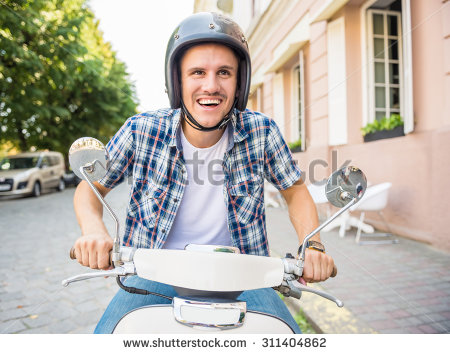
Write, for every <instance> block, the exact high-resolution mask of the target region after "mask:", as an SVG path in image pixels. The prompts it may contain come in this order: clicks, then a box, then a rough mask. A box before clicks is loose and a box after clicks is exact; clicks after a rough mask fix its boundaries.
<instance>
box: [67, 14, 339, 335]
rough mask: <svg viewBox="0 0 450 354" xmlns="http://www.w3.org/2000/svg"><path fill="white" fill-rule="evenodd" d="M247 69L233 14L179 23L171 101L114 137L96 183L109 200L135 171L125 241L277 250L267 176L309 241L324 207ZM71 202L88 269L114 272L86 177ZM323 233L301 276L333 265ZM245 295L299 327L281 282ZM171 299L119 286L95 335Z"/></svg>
mask: <svg viewBox="0 0 450 354" xmlns="http://www.w3.org/2000/svg"><path fill="white" fill-rule="evenodd" d="M250 73H251V66H250V57H249V52H248V46H247V42H246V39H245V37H244V35H243V33H242V31H241V29H240V28H239V27H238V25H237V24H236V23H234V22H233V21H231V20H230V19H228V18H226V17H224V16H222V15H218V14H210V13H199V14H195V15H192V16H190V17H188V18H187V19H185V20H184V21H183V22H182V23H181V24H180V25H179V26H178V27H177V29H176V30H175V32H174V33H173V35H172V37H171V39H170V40H169V43H168V46H167V52H166V88H167V91H168V95H169V100H170V104H171V108H172V109H162V110H158V111H155V112H147V113H143V114H139V115H136V116H134V117H131V118H130V119H128V120H127V122H126V123H125V124H124V125H123V126H122V128H121V129H120V130H119V132H118V133H117V134H116V135H115V136H114V137H113V138H112V140H111V141H110V142H109V143H108V146H107V148H108V151H109V155H110V161H111V164H110V168H109V170H108V173H107V175H106V177H105V178H103V179H102V180H101V181H99V183H96V186H97V188H98V189H99V191H100V193H101V194H102V195H103V196H105V195H106V194H107V193H108V192H109V191H110V190H111V188H113V187H114V186H116V185H117V184H118V183H120V182H122V181H123V180H124V178H125V177H126V176H129V175H133V189H132V193H131V198H130V204H129V208H128V214H127V219H126V230H125V236H124V240H123V243H124V244H125V245H127V246H135V247H149V248H175V249H182V248H184V246H185V245H186V244H188V243H197V244H199V243H200V244H221V245H231V246H235V247H238V248H239V249H240V251H241V253H246V254H255V255H262V256H268V255H269V248H268V242H267V234H266V226H265V214H264V195H263V186H264V178H266V179H268V180H269V181H270V182H271V183H272V184H274V185H275V186H276V187H277V188H278V189H279V190H280V191H281V193H282V195H283V196H284V198H285V199H286V202H287V204H288V207H289V214H290V215H291V221H292V223H293V225H294V227H295V230H296V232H297V234H298V237H299V241H300V242H302V240H303V238H304V236H305V235H307V234H308V233H309V232H310V231H312V230H313V229H314V228H315V227H316V226H317V225H318V219H317V213H316V209H315V205H314V203H313V201H312V199H311V196H310V195H309V193H308V191H307V189H306V187H305V185H304V184H303V183H302V180H301V172H300V170H299V169H298V168H297V167H296V165H295V163H294V161H293V160H292V156H291V154H290V152H289V149H288V147H287V146H286V143H285V142H284V140H283V138H282V136H281V134H280V132H279V130H278V128H277V126H276V125H275V123H274V122H273V120H271V119H270V118H268V117H266V116H264V115H262V114H260V113H256V112H251V111H249V110H245V107H246V104H247V99H248V94H249V87H250ZM218 161H220V162H218ZM213 176H215V177H214V178H212V177H213ZM74 204H75V211H76V214H77V218H78V221H79V224H80V226H81V230H82V235H83V236H81V237H80V238H79V239H78V240H77V241H76V243H75V245H74V248H75V254H76V257H77V259H78V261H79V262H80V263H81V264H83V265H85V266H89V267H91V268H94V269H95V268H100V269H105V268H107V267H108V266H109V257H108V252H109V251H110V250H111V248H112V239H111V237H110V236H109V235H108V232H107V230H106V228H105V226H104V224H103V222H102V206H101V204H100V202H99V201H98V200H97V198H96V197H95V195H94V193H93V192H92V191H91V190H90V189H89V187H88V185H87V183H81V184H80V185H79V187H78V188H77V191H76V193H75V198H74ZM315 241H316V243H315V244H314V245H313V247H314V248H315V249H309V248H308V249H307V250H306V261H305V266H304V274H303V278H304V280H305V281H308V282H315V281H324V280H326V279H327V278H328V277H329V276H330V274H331V272H332V269H333V266H334V262H333V260H332V258H331V257H330V256H329V255H327V254H325V253H324V252H319V251H318V250H321V251H323V249H321V247H322V245H321V244H320V239H319V237H318V236H316V237H315ZM127 285H128V286H135V287H138V288H146V289H147V290H150V291H153V292H158V293H162V294H166V295H168V296H173V295H174V294H175V293H174V290H173V289H172V288H171V287H170V286H167V285H164V284H159V283H155V282H150V281H146V280H144V279H140V278H138V277H132V278H130V279H128V282H127ZM240 299H241V300H244V301H247V306H248V308H249V309H254V310H260V311H265V312H269V313H272V314H274V315H276V316H279V317H282V318H284V319H285V321H287V322H288V323H289V324H290V325H291V327H292V328H294V330H296V331H297V332H298V331H299V329H298V327H297V326H296V324H295V322H294V321H293V319H292V316H290V314H289V312H288V311H287V309H286V308H285V306H284V304H283V303H282V302H281V301H280V299H279V297H278V296H277V295H276V293H275V292H274V291H273V290H272V289H260V290H254V291H248V292H244V293H243V295H241V297H240ZM165 302H168V301H167V300H164V299H161V298H157V297H155V296H150V295H149V296H142V295H131V294H128V293H126V292H124V291H122V290H121V291H119V293H118V294H117V295H116V297H115V298H114V299H113V300H112V302H111V304H110V305H109V307H108V309H107V310H106V312H105V314H104V315H103V317H102V319H101V321H100V323H99V324H98V326H97V329H96V332H111V330H112V329H113V328H114V325H115V323H116V322H117V321H118V319H120V317H121V316H122V315H123V314H125V313H126V312H128V311H130V310H131V309H133V308H136V307H138V306H144V305H148V304H154V303H165Z"/></svg>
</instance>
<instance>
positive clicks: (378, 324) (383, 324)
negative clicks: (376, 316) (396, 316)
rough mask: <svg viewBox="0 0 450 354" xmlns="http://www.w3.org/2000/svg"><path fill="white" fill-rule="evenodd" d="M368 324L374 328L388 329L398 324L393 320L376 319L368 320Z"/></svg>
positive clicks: (396, 326)
mask: <svg viewBox="0 0 450 354" xmlns="http://www.w3.org/2000/svg"><path fill="white" fill-rule="evenodd" d="M368 324H369V326H371V327H372V328H374V329H376V330H378V331H379V330H388V329H391V328H398V327H399V325H398V323H397V322H396V321H395V320H386V319H384V320H378V321H368Z"/></svg>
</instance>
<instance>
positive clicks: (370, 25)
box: [367, 9, 405, 122]
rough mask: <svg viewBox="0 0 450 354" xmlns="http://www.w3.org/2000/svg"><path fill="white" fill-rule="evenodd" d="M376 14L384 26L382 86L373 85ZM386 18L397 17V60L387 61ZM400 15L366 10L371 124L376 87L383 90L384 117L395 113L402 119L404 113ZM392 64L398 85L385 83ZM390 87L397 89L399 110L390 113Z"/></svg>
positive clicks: (393, 12) (375, 108)
mask: <svg viewBox="0 0 450 354" xmlns="http://www.w3.org/2000/svg"><path fill="white" fill-rule="evenodd" d="M374 14H377V15H382V16H383V24H384V31H383V32H384V35H383V39H384V48H385V50H384V58H383V63H384V77H385V82H384V84H380V83H378V84H377V83H375V63H376V62H377V61H376V60H377V59H376V58H375V57H374V52H373V41H374V35H373V22H372V20H373V15H374ZM387 16H396V17H397V21H398V22H397V26H398V28H397V31H398V35H397V37H398V44H397V48H398V60H395V61H394V60H389V58H388V56H389V47H388V43H389V36H388V34H387V30H388V28H387V22H386V21H384V19H385V17H387ZM401 21H402V15H401V12H398V11H389V10H375V9H374V10H372V9H370V10H367V27H368V31H367V32H368V41H367V42H368V52H369V65H368V67H369V100H368V101H369V115H368V118H369V122H373V121H374V120H375V119H376V110H377V107H376V106H375V88H376V87H377V85H378V87H384V88H385V92H384V95H385V98H384V100H385V107H384V109H383V110H384V111H386V114H385V116H386V117H390V115H391V114H393V113H396V114H400V115H401V116H402V117H403V112H404V111H405V109H404V100H403V97H404V94H403V89H404V80H403V46H402V42H403V41H402V33H403V32H402V25H401V24H402V22H401ZM390 62H393V63H395V64H398V67H399V76H400V77H399V83H398V84H391V83H390V82H387V80H386V78H388V77H389V63H390ZM391 87H394V88H396V87H398V88H399V100H400V107H399V109H394V110H393V111H391V104H390V88H391Z"/></svg>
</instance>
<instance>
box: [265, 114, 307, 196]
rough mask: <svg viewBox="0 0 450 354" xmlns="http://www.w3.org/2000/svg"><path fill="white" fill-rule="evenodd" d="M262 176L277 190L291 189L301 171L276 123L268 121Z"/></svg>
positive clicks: (300, 175)
mask: <svg viewBox="0 0 450 354" xmlns="http://www.w3.org/2000/svg"><path fill="white" fill-rule="evenodd" d="M264 159H265V164H264V175H265V178H266V179H267V180H268V181H269V182H270V183H272V184H273V185H274V186H275V187H276V188H277V189H278V190H285V189H287V188H289V187H291V186H292V185H293V184H294V183H295V182H297V181H298V180H299V179H300V178H301V177H302V171H301V170H300V169H299V168H298V166H297V164H296V162H295V161H294V159H293V158H292V154H291V151H290V149H289V147H288V146H287V144H286V142H285V141H284V139H283V136H282V135H281V132H280V130H279V129H278V126H277V125H276V123H275V122H274V121H273V120H272V119H270V126H269V132H268V135H267V138H266V144H265V149H264Z"/></svg>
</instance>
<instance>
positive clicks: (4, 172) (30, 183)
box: [0, 151, 65, 197]
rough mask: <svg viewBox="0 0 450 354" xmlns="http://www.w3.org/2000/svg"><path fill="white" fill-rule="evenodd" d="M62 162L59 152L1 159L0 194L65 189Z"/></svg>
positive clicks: (39, 192) (33, 193) (35, 192)
mask: <svg viewBox="0 0 450 354" xmlns="http://www.w3.org/2000/svg"><path fill="white" fill-rule="evenodd" d="M64 172H65V164H64V158H63V155H62V154H61V153H59V152H52V151H43V152H29V153H23V154H18V155H12V156H7V157H5V158H3V159H2V160H0V196H11V195H18V196H19V195H33V196H35V197H38V196H40V195H41V192H42V191H43V190H49V189H57V190H59V191H62V190H63V189H64V188H65V182H64Z"/></svg>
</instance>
